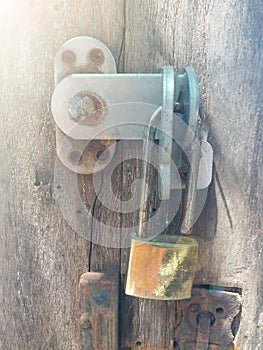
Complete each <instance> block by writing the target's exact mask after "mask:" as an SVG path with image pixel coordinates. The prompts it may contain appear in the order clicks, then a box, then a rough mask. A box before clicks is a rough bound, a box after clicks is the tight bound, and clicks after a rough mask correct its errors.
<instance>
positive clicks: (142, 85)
mask: <svg viewBox="0 0 263 350" xmlns="http://www.w3.org/2000/svg"><path fill="white" fill-rule="evenodd" d="M159 107H161V111H160V114H161V118H160V122H159V124H158V125H157V128H158V131H159V132H157V133H156V140H158V141H159V146H160V150H161V151H160V152H159V164H158V171H159V182H158V193H159V197H160V199H162V200H167V199H169V197H170V191H171V189H173V188H182V187H184V186H185V184H184V182H183V181H182V182H180V183H177V182H176V180H175V178H176V176H174V174H172V172H171V159H172V149H173V141H174V140H175V142H176V138H179V139H181V138H184V137H185V132H186V133H187V130H191V132H192V133H195V130H196V125H197V120H198V110H199V92H198V83H197V79H196V75H195V73H194V71H193V69H191V68H189V67H186V68H184V69H182V70H181V71H179V72H178V73H176V74H175V73H174V69H173V67H163V68H162V69H161V71H160V73H155V74H117V69H116V63H115V60H114V58H113V56H112V54H111V52H110V50H109V49H108V48H107V47H106V46H105V45H104V44H103V43H101V42H100V41H99V40H97V39H94V38H90V37H76V38H73V39H70V40H69V41H67V42H66V43H65V44H63V45H62V47H61V48H60V49H59V50H58V52H57V54H56V58H55V91H54V93H53V97H52V113H53V117H54V119H55V122H56V125H57V137H56V138H57V154H58V157H59V159H60V160H61V161H62V163H63V164H64V165H66V166H67V167H68V168H69V169H70V170H72V171H74V172H77V173H81V174H91V173H94V172H98V171H101V170H102V169H104V168H105V167H106V166H107V165H108V164H109V162H110V161H111V159H112V157H113V156H114V152H115V147H116V141H117V140H121V139H125V140H126V139H131V140H138V139H140V140H142V139H143V132H144V127H145V125H148V123H149V120H150V118H151V116H152V115H153V113H155V111H156V110H157V109H158V108H159ZM176 119H178V120H180V121H181V122H182V123H183V124H184V125H185V126H186V127H184V128H183V129H184V131H183V132H178V130H177V134H178V135H177V136H176V137H175V131H174V129H176V128H177V129H178V126H177V125H175V120H176ZM201 148H202V152H201V153H202V154H201V160H200V167H199V169H197V170H199V175H198V181H197V188H206V187H208V185H209V183H210V181H211V176H212V158H213V152H212V148H211V146H210V145H209V144H208V143H207V142H206V143H204V145H201ZM181 156H182V153H181Z"/></svg>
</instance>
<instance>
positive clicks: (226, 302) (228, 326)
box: [175, 286, 241, 350]
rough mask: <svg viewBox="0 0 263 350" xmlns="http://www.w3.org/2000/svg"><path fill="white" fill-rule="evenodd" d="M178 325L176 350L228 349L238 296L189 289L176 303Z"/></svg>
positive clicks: (234, 336) (238, 312)
mask: <svg viewBox="0 0 263 350" xmlns="http://www.w3.org/2000/svg"><path fill="white" fill-rule="evenodd" d="M179 305H180V311H181V322H180V324H179V326H178V327H177V328H176V331H175V341H176V345H177V346H176V347H175V349H178V350H212V349H213V350H230V349H232V350H233V349H235V342H236V339H237V333H238V328H239V321H240V316H241V295H240V294H239V293H236V292H229V291H225V290H222V289H221V288H218V289H217V288H216V287H214V286H213V288H211V289H206V288H193V291H192V297H191V298H190V299H187V300H183V301H180V303H179Z"/></svg>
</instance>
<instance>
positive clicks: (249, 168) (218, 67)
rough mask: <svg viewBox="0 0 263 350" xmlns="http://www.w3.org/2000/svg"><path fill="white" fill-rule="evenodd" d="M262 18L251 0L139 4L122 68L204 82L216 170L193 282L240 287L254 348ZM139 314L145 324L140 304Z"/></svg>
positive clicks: (129, 22) (258, 330) (204, 111)
mask: <svg viewBox="0 0 263 350" xmlns="http://www.w3.org/2000/svg"><path fill="white" fill-rule="evenodd" d="M142 17H143V21H142V20H141V18H142ZM260 18H262V3H261V2H260V1H253V2H251V1H247V0H243V1H234V2H233V1H217V2H214V1H213V2H211V1H199V2H198V3H197V2H193V1H186V2H183V1H178V2H173V1H158V2H157V1H145V2H141V1H136V0H135V1H133V2H128V3H127V9H126V32H125V34H126V35H125V39H126V40H125V60H124V61H125V70H126V71H129V72H138V71H139V72H149V71H155V70H156V69H157V67H160V66H161V65H164V64H165V65H167V64H172V65H174V66H175V68H181V67H182V66H185V65H191V66H193V67H194V69H195V70H196V72H197V74H198V77H199V79H200V91H201V117H202V118H203V119H205V120H207V123H208V126H209V130H210V137H209V138H210V142H211V143H212V145H213V147H214V151H215V167H214V168H215V171H214V183H213V185H212V186H211V187H210V190H209V194H208V198H207V203H206V206H205V209H204V212H203V214H202V215H201V217H200V219H199V222H198V225H196V228H195V234H196V235H198V236H199V237H201V238H202V239H203V240H204V241H206V242H207V245H208V259H207V261H206V264H205V266H204V267H203V269H202V270H201V271H200V272H199V273H198V274H197V278H196V282H210V283H215V284H219V285H220V284H221V285H227V286H232V287H234V286H239V287H242V288H243V298H244V308H243V314H242V316H243V326H242V327H241V334H240V343H241V346H242V347H241V348H242V349H260V348H261V347H262V346H261V341H260V339H262V332H263V330H262V308H261V307H260V305H262V293H260V292H259V291H260V290H261V288H262V273H261V269H262V251H261V249H260V248H259V247H260V246H261V244H262V237H261V235H260V233H261V229H260V213H261V212H262V176H261V175H262V155H261V153H262V152H261V151H262V125H261V116H260V106H262V95H261V92H260V89H261V86H262V37H261V32H262V23H261V20H260ZM138 42H140V45H138ZM251 276H253V279H252V277H251ZM139 313H140V317H141V319H140V322H142V323H144V322H146V319H145V317H146V314H145V316H143V308H142V306H141V311H139ZM144 332H146V333H147V332H148V330H145V329H144Z"/></svg>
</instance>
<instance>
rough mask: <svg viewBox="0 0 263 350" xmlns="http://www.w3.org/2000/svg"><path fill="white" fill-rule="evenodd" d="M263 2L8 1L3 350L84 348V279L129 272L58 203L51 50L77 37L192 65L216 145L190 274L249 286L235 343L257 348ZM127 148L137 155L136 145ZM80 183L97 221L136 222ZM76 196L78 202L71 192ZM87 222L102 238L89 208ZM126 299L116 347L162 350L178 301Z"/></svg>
mask: <svg viewBox="0 0 263 350" xmlns="http://www.w3.org/2000/svg"><path fill="white" fill-rule="evenodd" d="M262 10H263V6H262V2H261V1H260V0H253V1H252V0H241V1H240V0H231V1H230V0H225V1H223V0H218V1H208V0H200V1H193V0H192V1H190V0H189V1H183V0H178V1H170V0H158V1H157V0H144V1H142V0H133V1H132V0H127V1H125V0H100V1H91V0H86V1H84V0H68V1H63V0H53V1H52V0H46V1H35V0H21V1H18V0H10V1H4V0H0V28H1V31H0V39H1V40H0V43H1V53H0V62H1V68H0V69H1V95H0V101H1V102H0V105H1V118H0V123H1V129H0V135H1V136H0V142H1V143H0V159H1V167H0V204H1V210H0V212H1V220H0V234H1V245H0V259H1V260H0V269H1V274H0V278H1V289H0V303H1V308H0V323H1V327H0V344H1V349H3V350H16V349H27V350H30V349H32V350H33V349H56V350H57V349H63V350H77V349H80V337H79V324H78V320H79V310H78V288H77V286H78V278H79V276H80V275H81V274H82V273H83V272H85V271H87V270H88V269H90V270H93V271H107V270H109V269H113V268H114V269H117V270H118V271H119V272H120V276H121V281H122V283H123V280H124V276H125V273H126V269H127V257H128V250H127V249H123V250H120V249H111V248H106V247H103V246H100V245H96V244H92V245H91V244H89V242H87V241H86V240H85V239H84V238H82V237H81V236H80V235H78V234H77V233H75V232H74V230H72V229H71V227H70V225H69V224H68V223H67V222H66V220H65V219H64V217H63V215H62V214H61V212H60V210H59V208H58V205H57V203H56V201H55V200H54V193H53V173H54V160H55V132H54V131H55V124H54V121H53V119H52V115H51V110H50V100H51V95H52V92H53V87H54V83H53V60H54V55H55V52H56V50H57V49H58V48H59V46H60V45H61V44H62V43H63V42H64V41H66V40H68V39H69V38H71V37H74V36H80V35H89V36H93V37H96V38H98V39H100V40H101V41H103V42H104V43H105V44H106V45H107V46H108V47H109V48H110V49H111V50H112V52H113V54H114V57H115V59H116V61H117V62H118V71H119V72H136V73H137V72H145V73H148V72H156V71H157V68H158V67H160V66H162V65H173V66H174V67H175V68H176V69H177V68H181V67H183V66H186V65H190V66H193V67H194V69H195V70H196V72H197V75H198V77H199V80H200V92H201V116H202V117H205V118H207V121H208V124H209V125H208V126H209V130H210V136H209V139H210V142H211V144H212V145H213V147H214V174H213V182H212V185H211V186H210V189H209V193H208V198H207V202H206V206H205V209H204V212H203V214H202V215H201V217H200V218H199V221H198V223H197V225H196V227H195V232H196V234H197V235H199V237H201V238H202V239H203V240H205V241H206V242H207V245H208V256H207V257H206V261H205V264H204V266H203V268H202V269H201V270H200V271H199V272H198V273H197V275H196V283H211V284H213V283H215V284H218V285H222V286H229V287H239V288H242V293H243V311H242V323H241V331H240V336H239V339H240V345H241V349H242V350H246V349H251V350H261V349H262V346H263V345H262V344H263V310H262V302H263V294H262V287H263V284H262V281H263V278H262V268H263V260H262V228H261V215H262V212H263V206H262V203H263V190H262V188H263V186H262V185H263V184H262V176H263V174H262V169H263V164H262V151H263V149H262V146H263V141H262V140H263V137H262V136H263V135H262V124H261V122H262V119H261V118H262V111H261V109H262V91H261V90H262V68H263V57H262V16H263V12H262ZM134 147H135V146H134ZM138 147H140V146H138ZM120 151H121V152H123V154H126V155H127V156H129V151H130V147H129V144H128V143H127V144H126V146H125V145H124V146H123V147H122V149H121V150H120ZM139 165H140V164H139V163H138V162H137V163H136V161H135V160H127V161H125V162H124V163H123V164H122V165H121V166H119V167H118V168H117V169H116V171H115V176H114V178H113V179H112V182H113V184H112V185H113V188H114V191H115V194H116V198H121V199H122V200H127V199H129V198H130V197H129V196H130V191H131V184H132V182H133V180H134V179H136V178H138V177H139V176H140V169H139ZM101 176H103V173H102V174H101ZM79 184H80V186H79V188H80V193H81V195H82V197H83V199H84V201H85V203H86V205H87V208H92V211H93V216H94V217H96V218H97V219H99V220H101V221H103V222H104V223H106V224H107V225H109V226H110V227H114V226H115V227H126V226H132V225H134V224H135V223H136V221H137V214H136V213H134V214H129V215H124V214H123V215H122V214H121V213H120V212H109V211H108V210H107V209H106V208H104V207H103V205H102V204H101V203H100V201H98V200H96V196H95V193H94V191H93V188H92V183H91V179H90V177H89V176H82V177H80V178H79ZM68 190H69V191H70V189H68ZM69 193H70V192H69ZM69 202H70V203H71V205H72V208H73V209H72V210H76V208H75V207H74V196H73V197H70V195H69ZM78 214H80V213H78V211H77V210H76V220H78ZM90 230H91V232H92V234H93V237H95V236H96V235H100V234H101V232H100V226H98V227H97V226H96V224H94V221H93V220H92V217H91V219H90ZM104 235H105V237H106V238H105V239H106V240H107V239H108V240H110V239H111V238H110V237H107V232H104ZM122 293H123V292H122ZM121 298H122V299H121V300H122V302H121V304H122V309H121V315H120V316H121V317H120V324H121V326H120V328H121V331H122V347H121V349H123V350H124V349H138V348H143V346H144V345H145V346H147V347H148V348H151V349H156V348H157V346H158V344H160V342H161V343H162V344H163V347H164V348H165V349H168V348H169V346H170V340H171V338H172V332H173V328H172V327H170V325H171V320H173V318H174V317H175V312H176V304H175V303H173V302H160V301H158V302H157V301H149V300H140V299H136V300H135V299H134V300H133V299H131V298H127V297H124V295H122V297H121ZM169 349H170V348H169Z"/></svg>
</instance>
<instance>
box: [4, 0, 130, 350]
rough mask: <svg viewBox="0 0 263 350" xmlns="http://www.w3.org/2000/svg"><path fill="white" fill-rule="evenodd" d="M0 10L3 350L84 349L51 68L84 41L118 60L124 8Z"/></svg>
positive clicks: (83, 262)
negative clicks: (58, 161) (69, 46)
mask: <svg viewBox="0 0 263 350" xmlns="http://www.w3.org/2000/svg"><path fill="white" fill-rule="evenodd" d="M0 10H1V11H0V17H1V21H0V38H1V53H0V64H1V68H0V70H1V81H2V89H1V97H0V104H1V113H2V117H1V120H0V142H1V146H0V159H1V162H2V166H1V169H0V207H1V209H0V210H1V220H0V232H1V240H2V244H1V247H0V257H1V260H0V261H1V266H0V269H1V273H0V276H1V277H0V279H1V293H0V297H1V303H0V304H1V319H0V323H1V326H0V328H1V336H0V347H1V349H6V350H8V349H12V350H13V349H14V350H15V349H56V350H57V349H64V350H65V349H70V350H72V349H79V348H80V339H79V328H78V318H79V310H78V290H77V286H78V277H79V276H80V274H81V273H83V272H85V271H87V269H88V255H89V249H88V248H89V247H88V244H87V241H86V240H85V239H83V238H82V237H81V236H80V235H78V234H77V233H76V232H75V231H74V230H73V229H72V228H71V227H70V226H69V225H68V223H67V221H66V219H65V218H64V217H63V215H62V214H61V212H60V210H59V207H58V204H57V203H55V200H54V195H55V194H54V191H53V173H54V160H55V137H54V135H55V124H54V121H53V118H52V116H51V111H50V99H51V94H52V92H53V60H54V56H55V53H56V50H57V49H58V48H59V46H60V45H61V44H62V43H63V42H64V41H66V40H68V39H70V38H71V37H74V36H78V35H90V36H94V37H97V38H98V39H101V40H102V41H104V42H105V43H106V44H107V45H108V46H109V47H110V49H111V50H112V52H113V54H114V56H115V58H116V59H117V60H118V56H119V52H120V48H121V42H122V37H123V2H122V1H121V0H119V1H118V0H116V1H112V0H105V1H100V2H94V1H73V0H72V1H71V0H70V1H66V2H65V1H45V2H39V1H34V0H32V1H27V0H23V1H10V2H7V1H6V2H1V4H0ZM112 38H114V40H112ZM57 190H59V191H60V192H61V191H64V190H69V188H68V189H65V188H63V187H62V188H57V189H56V192H57ZM59 191H58V192H59ZM68 193H70V191H69V192H68ZM70 194H72V196H74V193H70ZM87 196H88V198H87V202H88V206H92V202H93V200H94V193H93V192H92V191H90V193H89V194H88V195H87ZM68 199H69V205H70V204H71V205H72V206H73V208H74V205H75V204H76V202H75V199H74V198H72V197H70V195H69V198H68ZM74 209H75V208H74ZM74 209H72V210H74ZM76 214H77V213H76ZM76 216H77V215H76Z"/></svg>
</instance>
